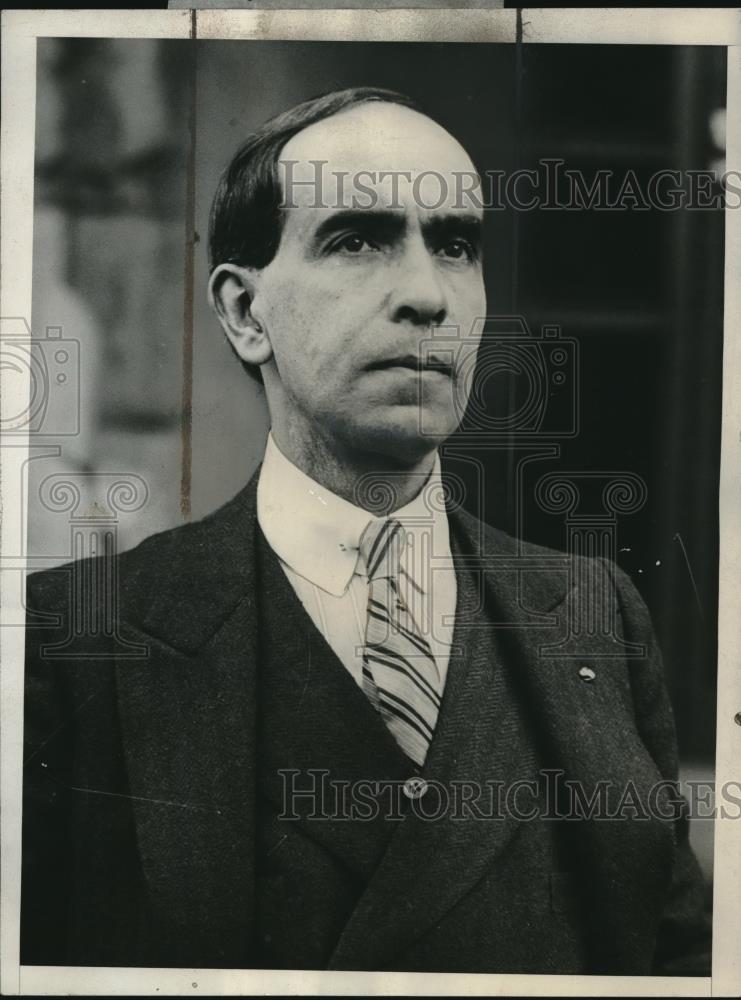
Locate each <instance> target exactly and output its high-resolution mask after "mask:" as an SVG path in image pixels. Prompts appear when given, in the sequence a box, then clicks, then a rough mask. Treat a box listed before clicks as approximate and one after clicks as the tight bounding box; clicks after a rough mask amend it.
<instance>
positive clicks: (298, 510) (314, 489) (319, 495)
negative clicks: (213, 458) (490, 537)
mask: <svg viewBox="0 0 741 1000" xmlns="http://www.w3.org/2000/svg"><path fill="white" fill-rule="evenodd" d="M442 496H443V490H442V483H441V479H440V459H439V456H435V464H434V467H433V469H432V472H431V473H430V476H429V478H428V479H427V481H426V482H425V484H424V487H423V489H421V490H420V492H419V493H418V494H417V496H416V497H415V498H414V499H413V500H412V501H411V502H410V503H408V504H406V505H405V506H404V507H401V508H400V509H399V510H397V511H395V512H394V514H393V515H392V516H393V517H394V518H396V519H398V520H400V521H402V523H404V524H405V526H406V528H407V531H412V532H414V533H415V535H419V536H420V537H421V535H422V534H425V533H426V534H427V535H428V536H429V535H430V533H431V537H432V542H431V544H432V549H433V551H434V554H435V555H436V556H447V555H449V552H450V548H449V545H450V543H449V536H448V518H447V514H446V513H445V509H444V507H443V506H442V505H441V503H440V498H441V497H442ZM438 508H439V509H438ZM257 520H258V523H259V525H260V528H261V529H262V532H263V534H264V535H265V537H266V539H267V541H268V544H269V545H270V547H271V548H272V550H273V551H274V552H275V554H276V555H277V556H278V558H279V559H281V560H282V561H283V562H284V563H286V564H287V565H288V566H289V567H290V568H291V569H292V570H293V571H294V572H295V573H298V575H299V576H302V577H303V578H304V579H306V580H309V581H310V582H311V583H314V584H316V586H318V587H321V589H322V590H325V591H327V592H328V593H330V594H334V595H335V596H336V597H340V596H341V595H342V594H344V592H345V591H346V590H347V587H348V585H349V583H350V581H351V580H352V577H353V574H354V573H355V572H356V568H357V564H358V553H359V550H358V543H359V540H360V536H361V535H362V533H363V530H364V529H365V527H366V525H367V524H368V522H369V521H370V520H373V515H372V514H371V513H369V512H368V511H367V510H363V508H362V507H356V506H355V504H352V503H350V502H349V501H348V500H344V499H343V498H342V497H339V496H337V494H336V493H332V492H331V491H330V490H328V489H326V488H325V487H324V486H320V485H319V484H318V483H316V482H315V481H314V480H313V479H311V478H310V477H309V476H307V475H306V474H305V473H304V472H302V471H301V470H300V469H298V468H297V467H296V466H295V465H294V464H293V463H292V462H291V461H289V459H287V458H286V457H285V455H284V454H283V453H282V452H281V451H280V449H279V448H278V446H277V445H276V443H275V441H274V439H273V435H272V434H269V435H268V442H267V447H266V450H265V457H264V459H263V464H262V469H261V470H260V479H259V481H258V484H257ZM429 544H430V543H429V542H426V543H425V544H415V545H413V546H412V547H411V549H412V550H413V551H411V552H410V553H409V555H408V559H407V564H406V567H405V568H406V571H407V573H408V574H410V575H411V576H412V578H413V579H414V582H415V584H416V585H417V586H418V587H419V588H420V589H421V590H423V591H426V590H427V586H428V580H429V572H425V565H424V563H425V562H427V563H428V565H429V557H430V555H431V554H432V553H431V552H430V551H429V548H428V546H429ZM425 556H426V558H425ZM361 572H362V570H361Z"/></svg>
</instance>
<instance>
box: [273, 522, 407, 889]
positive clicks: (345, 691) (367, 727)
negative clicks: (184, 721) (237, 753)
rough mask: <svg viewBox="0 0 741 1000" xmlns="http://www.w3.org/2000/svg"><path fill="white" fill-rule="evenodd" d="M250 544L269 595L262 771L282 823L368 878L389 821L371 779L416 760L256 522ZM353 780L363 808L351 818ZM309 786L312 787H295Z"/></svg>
mask: <svg viewBox="0 0 741 1000" xmlns="http://www.w3.org/2000/svg"><path fill="white" fill-rule="evenodd" d="M256 548H257V554H258V566H259V579H260V593H261V594H262V595H265V599H264V600H263V601H261V605H260V670H259V678H260V679H259V684H260V719H259V726H258V730H259V734H260V735H259V742H258V775H259V777H258V780H259V783H260V785H261V787H262V789H263V790H264V791H265V793H266V794H267V796H268V797H269V798H270V800H271V801H272V803H273V806H274V807H275V809H276V810H277V812H278V814H279V815H284V816H288V817H289V818H287V819H285V823H286V829H287V830H288V829H298V830H300V831H301V832H302V833H303V834H304V835H305V836H308V837H311V838H312V839H313V840H316V841H318V842H319V843H320V844H321V845H322V846H323V847H324V848H325V849H327V850H328V851H329V852H330V853H331V854H333V855H334V856H335V857H336V858H337V859H339V860H340V861H341V862H342V863H343V864H344V865H345V866H346V867H347V868H348V869H349V870H350V871H353V872H355V873H356V874H357V875H358V876H359V877H360V879H361V880H362V882H363V883H365V882H367V881H368V879H369V878H370V877H371V874H372V873H373V871H374V870H375V868H376V867H377V865H378V862H379V860H380V858H381V856H382V854H383V852H384V851H385V849H386V846H387V844H388V841H389V838H390V837H391V835H392V832H393V828H394V823H393V821H389V820H388V819H387V818H386V814H387V812H388V810H384V809H383V795H382V794H381V795H379V796H372V794H371V791H370V789H371V787H372V785H373V784H374V783H375V782H383V783H384V784H386V783H388V782H394V781H395V782H403V781H404V780H406V778H408V777H409V775H410V772H411V770H412V767H413V765H412V763H411V761H409V759H408V758H407V757H406V756H405V755H404V753H403V752H402V751H401V749H400V748H399V746H398V745H397V743H396V741H395V740H394V738H393V736H392V735H391V733H390V732H389V731H388V729H387V728H386V726H385V725H384V723H383V720H382V719H381V717H380V716H379V715H378V713H377V712H376V711H375V709H374V708H373V706H372V705H371V703H370V702H369V700H368V698H367V697H366V696H365V695H364V694H363V692H362V691H361V690H360V688H359V687H358V685H357V684H356V683H355V681H354V680H353V679H352V677H351V676H350V674H349V673H348V671H347V670H346V669H345V667H344V666H343V665H342V663H340V661H339V660H338V659H337V657H336V655H335V653H334V652H333V651H332V649H331V647H330V646H329V644H328V643H327V642H326V640H325V639H324V637H323V636H322V635H321V633H319V632H318V630H317V629H316V627H315V625H314V623H313V622H312V621H311V619H310V617H309V615H308V614H307V613H306V611H305V610H304V609H303V608H302V606H301V604H300V602H299V600H298V598H297V597H296V594H295V593H294V591H293V588H292V587H291V584H290V583H289V582H288V579H287V578H286V575H285V573H284V572H283V570H282V568H281V566H280V564H279V562H278V560H277V558H276V556H275V555H274V553H273V552H272V551H271V549H270V547H269V545H268V543H267V541H266V540H265V539H264V537H263V536H262V533H261V532H258V544H257V547H256ZM268 595H269V597H268ZM359 782H362V783H363V789H364V792H363V794H364V795H365V797H366V807H365V812H366V813H367V816H366V817H365V818H363V819H362V820H357V819H356V820H354V821H348V820H349V817H350V816H351V815H352V812H353V809H354V802H353V797H352V793H351V789H352V788H353V786H354V787H355V788H357V787H358V783H359ZM312 787H313V788H314V792H313V794H312V795H309V796H304V795H302V794H300V793H301V792H302V791H303V790H305V789H309V788H312ZM287 790H288V794H287ZM291 790H293V791H295V792H297V793H298V794H291ZM372 801H375V802H376V804H377V806H376V808H375V809H373V808H372Z"/></svg>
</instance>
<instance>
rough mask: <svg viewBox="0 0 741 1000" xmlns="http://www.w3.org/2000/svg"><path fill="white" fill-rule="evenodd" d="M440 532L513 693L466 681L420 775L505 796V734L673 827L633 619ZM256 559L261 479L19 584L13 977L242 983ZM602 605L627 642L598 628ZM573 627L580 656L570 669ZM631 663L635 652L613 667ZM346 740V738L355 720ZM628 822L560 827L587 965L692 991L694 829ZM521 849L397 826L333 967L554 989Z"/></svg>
mask: <svg viewBox="0 0 741 1000" xmlns="http://www.w3.org/2000/svg"><path fill="white" fill-rule="evenodd" d="M450 523H451V532H452V536H453V538H454V540H455V546H454V553H455V554H456V559H457V565H458V567H461V566H464V565H465V566H467V567H468V569H469V570H471V571H473V572H480V574H481V578H482V580H483V599H484V612H485V614H486V616H487V618H488V621H489V622H490V624H491V626H492V627H491V630H490V634H489V638H490V640H491V642H492V643H493V647H492V648H493V649H494V653H493V659H494V660H496V661H497V663H500V664H504V665H506V667H507V671H508V672H509V675H511V676H512V677H513V678H514V680H513V684H514V688H513V690H516V696H515V695H514V694H513V695H512V696H511V697H510V695H509V694H508V695H507V696H506V698H505V697H504V696H502V698H503V701H502V704H499V705H491V704H488V703H487V702H486V699H487V697H488V696H487V695H486V691H487V690H488V688H487V687H486V685H487V684H488V682H489V674H490V672H491V666H492V665H491V663H490V662H489V661H488V659H486V660H485V662H481V658H479V660H478V661H473V662H472V665H471V668H470V671H469V673H468V674H467V675H465V677H464V676H463V675H459V677H460V678H461V679H460V680H459V681H458V682H456V683H457V685H458V690H457V693H456V692H453V693H451V694H450V696H448V688H447V687H446V698H447V697H450V698H454V697H455V698H456V699H457V701H456V702H455V705H454V710H451V711H449V712H448V715H447V721H446V723H445V725H444V726H439V727H438V728H439V732H438V733H436V736H435V740H434V742H433V746H432V748H431V751H430V756H429V758H428V764H429V767H430V771H429V773H430V774H432V775H434V777H435V778H436V779H442V780H444V781H449V782H454V781H456V780H465V781H470V780H472V779H473V780H478V781H480V782H481V783H482V784H483V783H485V782H486V781H487V780H491V779H492V778H493V777H496V778H505V779H507V778H510V779H511V778H513V777H516V776H519V774H520V770H518V768H519V761H521V760H522V759H523V752H524V751H523V747H524V746H525V742H524V741H525V735H521V736H518V733H519V734H526V733H531V734H535V738H536V741H537V745H538V747H539V752H540V759H541V761H545V762H546V764H547V766H548V767H549V768H551V769H554V770H558V771H560V772H562V773H563V775H564V776H565V777H567V778H568V779H570V780H571V781H573V782H577V783H579V787H580V788H581V789H582V790H583V792H584V794H585V795H587V796H589V795H590V794H591V793H592V792H593V791H594V790H595V788H596V787H597V786H598V784H599V783H603V785H606V786H607V795H608V801H609V803H610V804H611V806H612V807H615V805H616V803H617V802H618V801H619V800H620V797H621V796H622V795H624V794H625V789H626V782H630V783H632V789H633V790H634V792H635V795H637V796H638V797H639V799H640V800H641V801H642V802H643V803H644V804H645V803H650V802H653V803H654V805H655V806H657V804H658V806H657V808H658V807H660V808H661V809H663V810H664V813H665V814H667V813H669V812H670V810H669V808H668V799H669V796H668V795H667V791H666V788H664V790H663V791H662V792H661V793H660V794H659V795H658V797H657V796H656V795H654V794H653V793H652V791H651V790H652V789H655V787H656V785H657V783H659V782H661V781H662V780H665V779H669V780H670V781H674V780H675V779H676V776H677V760H676V743H675V735H674V728H673V721H672V713H671V708H670V705H669V702H668V699H667V694H666V690H665V687H664V683H663V679H662V671H661V661H660V655H659V652H658V649H657V648H656V644H655V640H654V636H653V632H652V629H651V624H650V621H649V617H648V613H647V611H646V608H645V606H644V604H643V602H642V600H641V599H640V597H639V596H638V594H637V592H636V590H635V588H634V587H633V585H632V584H631V583H630V581H629V580H628V578H627V577H626V576H625V574H623V573H622V572H621V571H620V570H618V569H617V568H616V567H614V566H611V565H607V564H606V563H603V562H601V561H589V562H587V561H583V560H575V561H573V562H571V563H569V561H568V560H566V559H565V557H563V556H559V554H557V553H554V552H551V551H549V550H545V549H541V548H538V547H535V546H531V545H526V544H521V543H518V542H516V541H515V540H514V539H512V538H510V537H509V536H507V535H505V534H503V533H502V532H500V531H497V530H495V529H492V528H489V527H487V526H484V525H483V524H482V523H481V522H479V521H477V520H476V519H474V518H472V517H470V516H469V515H468V514H466V513H464V512H463V511H461V510H457V511H451V512H450ZM260 537H261V535H260V533H259V528H258V527H257V521H256V478H255V479H253V481H252V482H251V483H250V484H249V486H248V487H246V488H245V490H244V491H243V492H242V493H240V494H239V495H238V496H237V497H236V498H235V499H234V500H232V501H231V502H230V503H228V504H227V505H226V506H225V507H223V508H222V509H221V510H219V511H217V512H216V513H215V514H213V515H211V516H210V517H208V518H206V519H204V520H203V521H201V522H198V523H195V524H192V525H187V526H184V527H181V528H177V529H174V530H172V531H169V532H165V533H164V534H161V535H158V536H155V537H153V538H150V539H148V540H147V541H145V542H144V543H143V544H141V545H140V546H138V547H137V548H136V549H134V550H133V551H131V552H128V553H124V554H123V555H121V556H118V557H116V558H115V559H114V560H113V561H112V562H108V563H107V564H106V562H105V561H104V560H100V559H99V560H96V561H86V562H84V563H78V564H75V565H74V566H73V567H65V568H62V569H61V570H58V571H49V572H45V573H41V574H37V575H35V576H33V577H31V578H30V581H29V589H28V615H29V619H28V621H29V627H28V649H27V662H26V705H25V744H26V773H25V783H24V788H25V800H24V817H23V820H24V848H23V850H24V857H23V885H22V925H21V960H22V962H23V963H24V964H79V965H84V964H90V965H171V966H216V967H220V966H221V967H240V966H249V965H253V964H256V963H255V960H254V958H251V957H250V951H249V942H250V940H251V936H252V935H253V933H254V928H253V927H252V924H251V921H252V919H253V914H254V906H253V903H254V900H255V895H256V891H257V889H256V878H259V876H260V872H259V871H258V872H256V871H255V867H256V863H255V856H256V855H255V852H256V811H257V810H256V803H257V798H256V784H257V781H256V774H257V767H258V765H257V761H256V756H257V754H256V745H257V736H256V734H257V732H258V728H259V727H258V723H259V717H260V703H259V693H258V689H257V682H256V673H257V672H256V669H255V667H256V663H257V660H258V634H259V622H258V619H257V609H258V606H259V602H260V600H261V599H263V600H264V599H270V595H260V594H259V593H258V591H257V587H256V572H257V571H256V555H257V549H258V547H259V544H260V543H259V539H260ZM261 544H262V545H263V546H264V545H265V543H264V539H262V543H261ZM111 593H115V594H116V606H115V612H114V613H113V614H111V611H110V607H108V609H107V605H109V604H110V596H108V597H105V595H106V594H108V595H110V594H111ZM91 595H92V596H91ZM611 601H614V604H615V608H616V614H617V619H616V621H617V631H618V632H619V633H620V635H621V636H622V638H621V639H620V641H616V638H615V635H614V634H609V630H608V633H605V631H604V630H603V629H600V628H597V629H596V631H595V630H594V629H591V628H588V625H589V623H590V621H591V622H592V623H593V621H594V619H593V618H590V615H593V614H594V609H595V608H596V607H597V606H598V605H599V606H600V607H602V606H606V605H605V602H606V604H607V605H609V604H610V602H611ZM106 615H107V616H108V617H107V618H106ZM569 630H570V634H571V635H572V640H573V637H574V636H575V637H576V639H575V640H574V641H577V642H578V643H579V645H578V648H576V647H574V648H571V654H572V655H571V656H568V657H562V656H560V655H559V653H563V652H564V650H566V647H565V646H563V645H561V646H559V645H558V644H559V642H560V641H561V640H563V639H564V638H568V636H567V632H568V631H569ZM314 632H315V630H314ZM307 634H309V633H308V632H307ZM315 639H316V636H315V637H314V639H312V641H314V640H315ZM626 642H627V643H632V644H633V651H634V652H635V648H636V647H644V648H645V655H644V656H642V657H635V658H630V657H626V656H625V655H624V646H623V643H626ZM572 646H573V641H572ZM544 647H549V648H544ZM575 649H576V652H575ZM575 657H576V658H575ZM585 666H588V667H590V669H591V670H592V671H593V672H594V677H593V679H590V676H589V675H588V676H587V677H586V678H585V676H584V673H585V672H584V670H583V668H584V667H585ZM580 671H581V673H580ZM346 680H348V679H347V678H346ZM448 686H449V687H451V691H452V689H453V688H455V684H451V682H450V680H449V682H448ZM350 692H353V693H352V694H351V693H350ZM309 693H310V694H311V692H309ZM355 696H360V692H359V690H358V689H356V688H355V686H354V685H353V684H352V682H349V687H348V697H349V698H350V703H352V698H353V697H355ZM315 700H317V699H316V696H315ZM316 707H317V709H318V710H319V711H321V704H319V703H317V706H316ZM341 724H342V725H344V726H346V727H347V734H348V736H349V735H350V734H351V733H352V731H353V727H354V723H353V720H352V718H350V719H345V720H344V721H342V722H341ZM493 727H495V728H496V732H495V731H493ZM355 731H356V732H357V731H358V730H357V727H356V729H355ZM360 731H361V732H362V726H361V729H360ZM497 734H505V735H506V738H497ZM320 751H321V748H320ZM297 766H299V763H298V762H297ZM425 773H427V765H426V771H425ZM630 815H631V814H630V811H628V812H627V813H626V814H625V815H624V818H623V819H618V820H605V819H598V818H592V819H585V820H581V821H579V822H576V823H573V822H572V823H571V829H573V830H574V837H575V844H576V855H575V856H576V858H577V865H578V868H577V876H578V878H577V882H578V884H577V885H576V891H577V894H578V898H579V900H580V904H579V905H580V907H581V910H582V915H583V916H585V919H584V921H583V924H584V934H585V937H586V939H587V942H588V955H589V957H588V960H587V968H588V970H589V971H593V972H599V973H607V974H641V973H650V972H672V971H677V972H684V971H687V972H695V973H697V972H704V973H707V972H708V970H707V969H706V968H705V967H704V966H703V965H702V961H700V962H699V964H698V963H695V964H689V965H688V964H687V956H688V955H695V956H696V955H699V954H706V953H707V948H708V926H707V920H706V918H705V917H704V915H703V913H702V908H703V887H702V879H701V875H700V872H699V869H698V866H697V863H696V861H695V859H694V857H693V855H692V853H691V851H690V848H689V846H688V841H687V825H686V821H685V819H684V818H683V817H681V816H680V817H679V818H677V819H674V820H671V821H670V820H662V819H660V818H657V817H655V816H653V817H644V818H636V819H631V818H630ZM518 826H521V824H518V821H517V820H516V819H515V818H513V817H512V816H509V817H506V818H504V819H502V820H501V821H497V822H495V823H489V824H484V823H481V822H480V821H476V820H475V819H470V818H469V819H465V820H461V819H460V818H459V819H453V820H450V821H443V822H440V823H427V824H425V823H422V822H419V823H414V822H409V823H406V822H405V823H404V824H403V828H402V829H400V830H399V831H398V832H397V834H396V835H395V836H394V838H393V839H392V840H391V842H390V846H389V847H388V850H385V851H384V852H383V853H382V854H381V855H380V856H379V857H378V859H377V862H374V867H373V870H372V871H371V872H370V873H369V874H368V880H367V885H365V886H364V888H363V891H362V892H361V893H360V895H359V899H358V901H357V905H354V906H353V908H352V912H351V913H350V914H349V915H348V916H347V919H345V918H343V921H342V926H341V927H340V928H339V930H338V935H339V936H338V940H337V942H336V945H335V946H334V947H333V949H332V951H331V954H330V955H329V958H328V960H327V963H326V964H327V965H328V967H330V968H337V969H343V968H344V969H348V968H354V969H384V968H400V969H403V968H410V969H418V970H420V971H424V970H426V969H428V968H431V969H439V970H445V969H450V970H455V969H463V970H472V971H473V970H475V971H498V970H501V969H503V968H505V967H506V971H536V972H538V971H542V972H549V971H552V968H555V966H552V959H551V958H550V957H548V955H549V953H548V951H547V948H545V949H544V945H543V943H542V942H541V941H540V940H539V930H538V928H539V926H540V925H539V924H538V923H537V921H536V920H535V919H534V917H533V916H532V914H531V915H530V916H529V915H528V914H529V912H530V910H529V907H530V909H532V900H534V899H535V898H536V897H535V896H532V897H530V900H531V902H530V903H529V902H528V898H529V897H528V896H527V893H526V892H525V891H524V890H523V892H522V893H520V891H519V889H518V886H526V885H528V884H529V883H528V879H530V881H532V878H533V873H532V872H529V871H528V859H527V856H526V854H525V856H522V852H520V854H518V850H517V844H521V845H522V844H527V841H526V840H523V837H522V835H520V836H519V837H518V836H517V834H518V832H519V831H518ZM344 829H345V832H344V833H342V832H341V833H340V834H339V835H338V836H340V838H342V837H344V838H345V839H344V840H341V839H340V840H338V841H337V843H338V845H339V847H340V850H341V849H343V845H344V849H346V851H347V853H348V856H349V861H352V857H351V855H352V853H353V852H354V851H356V850H357V852H358V854H359V856H363V852H364V850H365V849H366V847H367V846H368V844H369V841H367V840H366V839H364V838H366V834H365V833H364V832H363V831H362V830H361V831H360V832H358V828H356V827H352V825H351V826H350V827H347V825H346V826H345V828H344ZM371 835H372V832H369V833H368V834H367V836H371ZM353 837H355V838H356V839H355V841H353ZM307 843H309V841H307ZM296 847H297V850H300V841H299V840H297V841H296ZM368 856H369V857H370V855H368ZM431 873H434V878H432V877H431ZM503 887H506V891H505V889H503ZM497 893H499V894H498V895H497ZM331 906H332V900H331V899H330V898H328V899H327V907H331ZM556 909H557V908H556ZM287 918H288V915H287ZM446 920H447V923H446ZM493 922H497V923H498V924H499V926H501V927H502V928H506V929H507V932H508V933H507V934H506V935H503V936H502V940H503V941H506V942H507V944H506V949H504V950H502V951H501V953H500V952H497V950H496V948H494V947H493V948H492V952H491V954H482V944H481V942H482V940H484V939H483V938H482V936H481V934H480V933H478V932H477V930H476V929H477V928H480V927H481V926H482V925H483V924H487V925H491V924H492V923H493ZM554 926H555V925H554ZM483 950H484V951H485V950H486V948H483ZM540 956H545V957H542V959H541V957H540ZM574 971H579V970H574Z"/></svg>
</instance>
